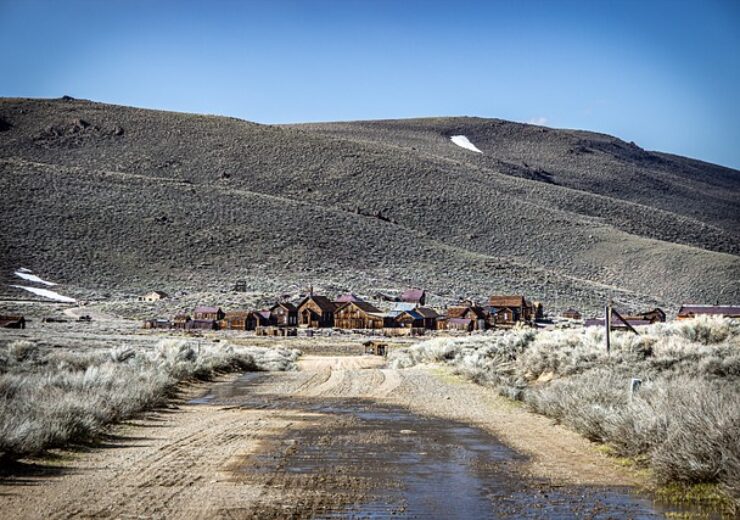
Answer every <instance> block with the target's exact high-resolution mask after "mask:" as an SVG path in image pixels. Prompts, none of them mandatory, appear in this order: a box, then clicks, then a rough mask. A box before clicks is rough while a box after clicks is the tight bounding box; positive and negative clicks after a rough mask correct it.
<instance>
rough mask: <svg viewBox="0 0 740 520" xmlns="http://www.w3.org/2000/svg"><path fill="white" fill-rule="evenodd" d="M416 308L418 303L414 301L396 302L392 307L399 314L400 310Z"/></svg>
mask: <svg viewBox="0 0 740 520" xmlns="http://www.w3.org/2000/svg"><path fill="white" fill-rule="evenodd" d="M414 308H416V304H414V303H408V302H395V303H394V304H393V307H391V311H392V312H395V313H396V314H398V313H399V312H403V311H410V310H411V309H414Z"/></svg>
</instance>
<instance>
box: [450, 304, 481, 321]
mask: <svg viewBox="0 0 740 520" xmlns="http://www.w3.org/2000/svg"><path fill="white" fill-rule="evenodd" d="M468 311H471V312H472V313H473V315H475V317H476V318H484V317H485V315H484V312H483V309H482V308H481V307H477V306H473V305H458V306H455V307H450V308H448V309H447V317H448V318H450V319H457V318H462V317H463V316H464V315H465V314H466V313H467V312H468Z"/></svg>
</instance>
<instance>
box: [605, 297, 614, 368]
mask: <svg viewBox="0 0 740 520" xmlns="http://www.w3.org/2000/svg"><path fill="white" fill-rule="evenodd" d="M604 325H605V326H606V353H607V354H609V353H610V352H611V332H612V299H611V297H610V298H609V300H607V304H606V307H604Z"/></svg>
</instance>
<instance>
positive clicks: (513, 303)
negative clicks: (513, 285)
mask: <svg viewBox="0 0 740 520" xmlns="http://www.w3.org/2000/svg"><path fill="white" fill-rule="evenodd" d="M488 312H489V313H490V314H491V316H493V320H494V322H495V323H496V324H497V325H513V324H515V323H517V322H519V321H524V322H529V321H531V320H532V317H533V308H532V305H531V304H528V302H527V300H526V299H525V298H524V296H520V295H513V296H491V297H490V298H489V299H488Z"/></svg>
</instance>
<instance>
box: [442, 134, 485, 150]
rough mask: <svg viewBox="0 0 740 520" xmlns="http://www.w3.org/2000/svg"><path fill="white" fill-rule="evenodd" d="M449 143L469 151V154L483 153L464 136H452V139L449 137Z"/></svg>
mask: <svg viewBox="0 0 740 520" xmlns="http://www.w3.org/2000/svg"><path fill="white" fill-rule="evenodd" d="M450 141H452V142H453V143H455V144H456V145H457V146H460V147H461V148H465V149H466V150H470V151H471V152H478V153H483V152H481V151H480V150H479V149H478V147H477V146H475V145H474V144H473V143H471V142H470V140H469V139H468V138H467V137H465V136H464V135H453V136H452V137H450Z"/></svg>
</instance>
